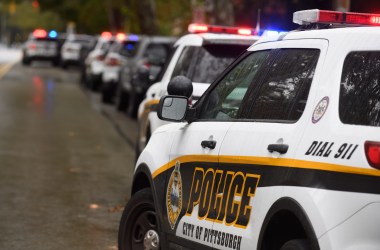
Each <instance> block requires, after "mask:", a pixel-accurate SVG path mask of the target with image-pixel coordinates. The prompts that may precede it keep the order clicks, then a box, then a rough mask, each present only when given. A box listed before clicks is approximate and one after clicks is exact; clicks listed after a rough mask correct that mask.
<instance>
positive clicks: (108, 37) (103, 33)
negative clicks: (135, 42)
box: [100, 31, 112, 39]
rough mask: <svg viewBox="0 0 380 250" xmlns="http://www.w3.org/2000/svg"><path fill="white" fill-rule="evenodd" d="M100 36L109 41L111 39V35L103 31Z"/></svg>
mask: <svg viewBox="0 0 380 250" xmlns="http://www.w3.org/2000/svg"><path fill="white" fill-rule="evenodd" d="M100 36H101V37H103V38H105V39H111V38H112V33H111V32H108V31H104V32H102V34H101V35H100Z"/></svg>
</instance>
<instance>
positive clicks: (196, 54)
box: [172, 44, 248, 83]
mask: <svg viewBox="0 0 380 250" xmlns="http://www.w3.org/2000/svg"><path fill="white" fill-rule="evenodd" d="M247 47H248V46H247V45H235V44H228V45H227V44H207V45H203V46H202V47H196V46H189V47H187V48H185V49H184V50H183V52H182V54H181V56H180V58H179V60H178V63H177V65H176V67H175V69H174V71H173V75H172V77H175V76H179V75H183V76H186V77H188V78H189V79H191V80H192V81H193V82H197V83H211V82H213V81H214V80H215V79H216V77H217V76H219V75H220V73H222V71H223V70H225V69H226V68H227V66H228V65H230V64H231V63H232V61H233V60H234V59H235V58H237V57H238V56H239V55H240V54H241V53H242V52H243V51H244V50H246V49H247Z"/></svg>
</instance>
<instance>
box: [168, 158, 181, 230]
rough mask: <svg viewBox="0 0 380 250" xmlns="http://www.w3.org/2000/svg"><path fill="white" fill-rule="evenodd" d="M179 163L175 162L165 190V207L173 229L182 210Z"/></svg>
mask: <svg viewBox="0 0 380 250" xmlns="http://www.w3.org/2000/svg"><path fill="white" fill-rule="evenodd" d="M179 166H180V163H179V161H177V162H176V164H175V168H174V170H173V173H172V175H171V176H170V179H169V183H168V189H167V191H166V208H167V211H168V220H169V224H170V227H171V228H172V229H173V230H174V228H175V225H176V223H177V219H178V217H179V215H180V213H181V210H182V179H181V173H180V171H179Z"/></svg>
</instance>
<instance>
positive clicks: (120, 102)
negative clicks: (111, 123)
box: [116, 90, 129, 112]
mask: <svg viewBox="0 0 380 250" xmlns="http://www.w3.org/2000/svg"><path fill="white" fill-rule="evenodd" d="M128 100H129V95H128V94H127V93H126V92H125V91H123V90H122V91H121V92H120V95H119V98H118V99H117V102H116V109H117V110H118V111H121V112H125V111H126V110H127V107H128Z"/></svg>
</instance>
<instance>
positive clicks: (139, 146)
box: [136, 24, 259, 156]
mask: <svg viewBox="0 0 380 250" xmlns="http://www.w3.org/2000/svg"><path fill="white" fill-rule="evenodd" d="M189 32H190V33H191V34H188V35H184V36H182V37H181V38H179V39H178V41H177V42H176V43H175V44H174V51H173V53H172V56H171V58H170V61H169V62H168V64H167V66H166V69H165V72H164V73H163V76H162V79H161V80H160V82H157V83H155V84H154V85H152V86H151V87H150V88H149V89H148V91H147V94H146V96H145V98H144V100H143V101H142V102H141V104H140V106H139V111H138V120H139V133H138V139H137V143H136V155H137V156H138V155H139V154H140V152H141V151H142V150H143V149H144V147H145V145H146V143H147V142H148V141H149V138H150V136H151V134H152V133H153V132H154V131H155V130H156V129H157V128H158V127H159V126H162V125H163V124H166V123H167V122H164V121H162V120H160V119H158V117H157V109H156V107H157V105H158V102H159V100H160V98H161V97H162V96H163V95H166V94H167V89H168V84H169V82H170V81H173V80H174V81H186V80H187V81H192V82H193V91H190V92H189V93H188V95H189V96H190V95H191V100H192V102H195V101H197V100H198V99H199V97H200V96H201V95H202V94H203V93H204V92H205V90H206V89H207V88H208V87H209V86H210V84H211V83H212V82H213V81H214V80H215V79H216V78H217V76H218V75H220V73H221V72H223V70H225V69H226V68H227V66H228V65H230V64H231V63H232V62H233V61H234V60H235V59H236V58H237V57H238V56H239V55H240V54H242V53H243V52H244V51H245V50H246V49H247V48H248V47H249V46H250V45H252V44H253V43H254V42H256V41H257V40H258V39H259V36H257V35H253V33H254V31H253V30H252V29H249V28H238V27H223V26H213V25H203V24H202V25H201V24H190V25H189ZM178 76H181V77H180V78H178ZM185 77H186V78H188V79H186V78H185ZM177 84H181V83H178V82H177ZM170 94H175V92H174V93H170ZM177 94H182V95H184V93H183V92H181V90H180V93H177Z"/></svg>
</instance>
